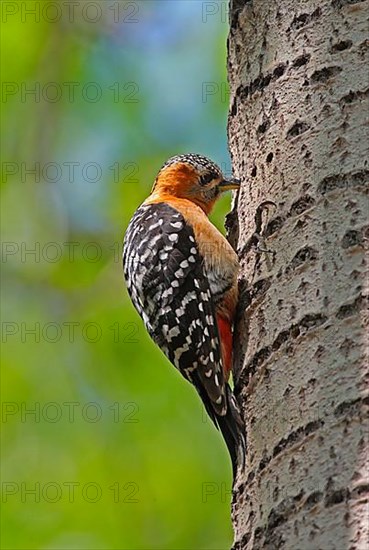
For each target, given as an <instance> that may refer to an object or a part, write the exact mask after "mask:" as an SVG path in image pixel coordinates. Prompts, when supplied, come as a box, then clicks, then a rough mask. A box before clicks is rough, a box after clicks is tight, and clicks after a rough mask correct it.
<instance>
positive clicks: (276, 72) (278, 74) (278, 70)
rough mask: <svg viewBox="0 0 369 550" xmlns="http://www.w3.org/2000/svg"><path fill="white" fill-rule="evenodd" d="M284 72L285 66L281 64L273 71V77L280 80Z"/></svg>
mask: <svg viewBox="0 0 369 550" xmlns="http://www.w3.org/2000/svg"><path fill="white" fill-rule="evenodd" d="M285 70H286V65H285V64H284V63H281V64H280V65H278V66H277V67H276V68H275V69H274V71H273V77H274V78H280V77H281V76H282V75H283V74H284V72H285Z"/></svg>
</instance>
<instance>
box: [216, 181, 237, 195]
mask: <svg viewBox="0 0 369 550" xmlns="http://www.w3.org/2000/svg"><path fill="white" fill-rule="evenodd" d="M240 185H241V180H239V179H236V178H229V179H227V180H223V181H221V182H220V183H219V184H218V187H219V190H220V191H221V192H223V191H228V190H229V189H239V188H240Z"/></svg>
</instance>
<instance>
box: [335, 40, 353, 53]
mask: <svg viewBox="0 0 369 550" xmlns="http://www.w3.org/2000/svg"><path fill="white" fill-rule="evenodd" d="M351 46H352V40H341V41H340V42H336V44H333V45H332V47H331V49H330V52H331V53H336V52H343V51H344V50H348V49H349V48H351Z"/></svg>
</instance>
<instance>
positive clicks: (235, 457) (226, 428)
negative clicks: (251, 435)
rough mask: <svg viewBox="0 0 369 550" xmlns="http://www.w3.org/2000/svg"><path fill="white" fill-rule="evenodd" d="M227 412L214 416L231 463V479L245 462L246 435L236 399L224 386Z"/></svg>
mask: <svg viewBox="0 0 369 550" xmlns="http://www.w3.org/2000/svg"><path fill="white" fill-rule="evenodd" d="M226 396H227V412H226V414H225V415H224V416H220V415H218V414H215V417H216V421H217V424H218V426H219V428H220V431H221V432H222V434H223V437H224V440H225V442H226V445H227V447H228V451H229V454H230V456H231V461H232V469H233V478H235V477H236V474H237V469H238V468H241V469H242V468H243V467H244V465H245V460H246V433H245V425H244V422H243V420H242V416H241V412H240V408H239V406H238V403H237V401H236V398H235V396H234V394H233V392H232V390H231V388H230V387H229V385H228V384H227V385H226Z"/></svg>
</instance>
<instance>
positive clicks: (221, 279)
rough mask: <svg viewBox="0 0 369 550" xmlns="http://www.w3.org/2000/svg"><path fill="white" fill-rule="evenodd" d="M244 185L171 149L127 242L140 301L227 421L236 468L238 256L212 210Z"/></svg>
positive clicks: (239, 434)
mask: <svg viewBox="0 0 369 550" xmlns="http://www.w3.org/2000/svg"><path fill="white" fill-rule="evenodd" d="M239 186H240V182H239V180H237V179H234V178H230V179H227V178H225V177H224V176H223V174H222V171H221V170H220V168H219V167H218V166H217V165H216V164H215V163H214V162H212V161H211V160H209V159H208V158H206V157H204V156H201V155H197V154H184V155H177V156H174V157H171V158H170V159H169V160H168V161H167V162H166V163H165V164H164V165H163V166H162V167H161V169H160V171H159V173H158V175H157V177H156V179H155V182H154V186H153V188H152V190H151V194H150V195H149V197H148V198H147V199H146V200H145V201H144V202H143V204H142V205H141V206H140V207H139V208H138V209H137V210H136V212H135V214H134V216H133V218H132V219H131V221H130V223H129V225H128V228H127V231H126V234H125V237H124V244H123V270H124V277H125V280H126V285H127V288H128V293H129V295H130V297H131V300H132V302H133V305H134V306H135V308H136V309H137V311H138V313H139V315H140V316H141V317H142V319H143V321H144V324H145V326H146V329H147V331H148V333H149V334H150V336H151V338H152V339H153V340H154V342H155V343H156V344H157V345H158V346H159V347H160V348H161V350H162V351H163V352H164V354H165V355H166V356H167V357H168V359H169V361H170V362H171V363H172V364H173V365H174V366H175V367H176V368H177V369H178V370H179V371H180V373H181V374H182V375H183V376H184V378H186V380H188V381H189V382H191V383H192V384H193V385H194V386H195V388H196V390H197V392H198V394H199V396H200V398H201V399H202V401H203V404H204V406H205V409H206V411H207V413H208V414H209V416H210V418H211V419H212V421H213V422H214V424H215V426H216V427H217V428H220V430H221V432H222V434H223V437H224V439H225V442H226V444H227V447H228V450H229V453H230V456H231V460H232V466H233V473H234V475H235V473H236V471H237V466H238V465H240V464H242V463H243V462H244V457H245V436H244V428H243V422H242V418H241V414H240V410H239V407H238V404H237V401H236V399H235V396H234V394H233V392H232V390H231V388H230V386H229V384H228V379H229V375H230V371H231V368H232V347H233V321H234V315H235V309H236V304H237V300H238V287H237V275H238V270H239V263H238V257H237V254H236V253H235V251H234V250H233V248H232V247H231V245H230V244H229V243H228V241H227V240H226V239H225V237H223V235H222V234H221V233H220V232H219V231H218V229H216V227H215V226H214V225H213V224H212V223H211V222H210V220H209V218H208V215H209V213H210V211H211V209H212V207H213V206H214V203H215V202H216V200H217V199H218V198H219V196H220V195H221V194H222V193H223V192H224V191H227V190H229V189H238V188H239Z"/></svg>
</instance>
